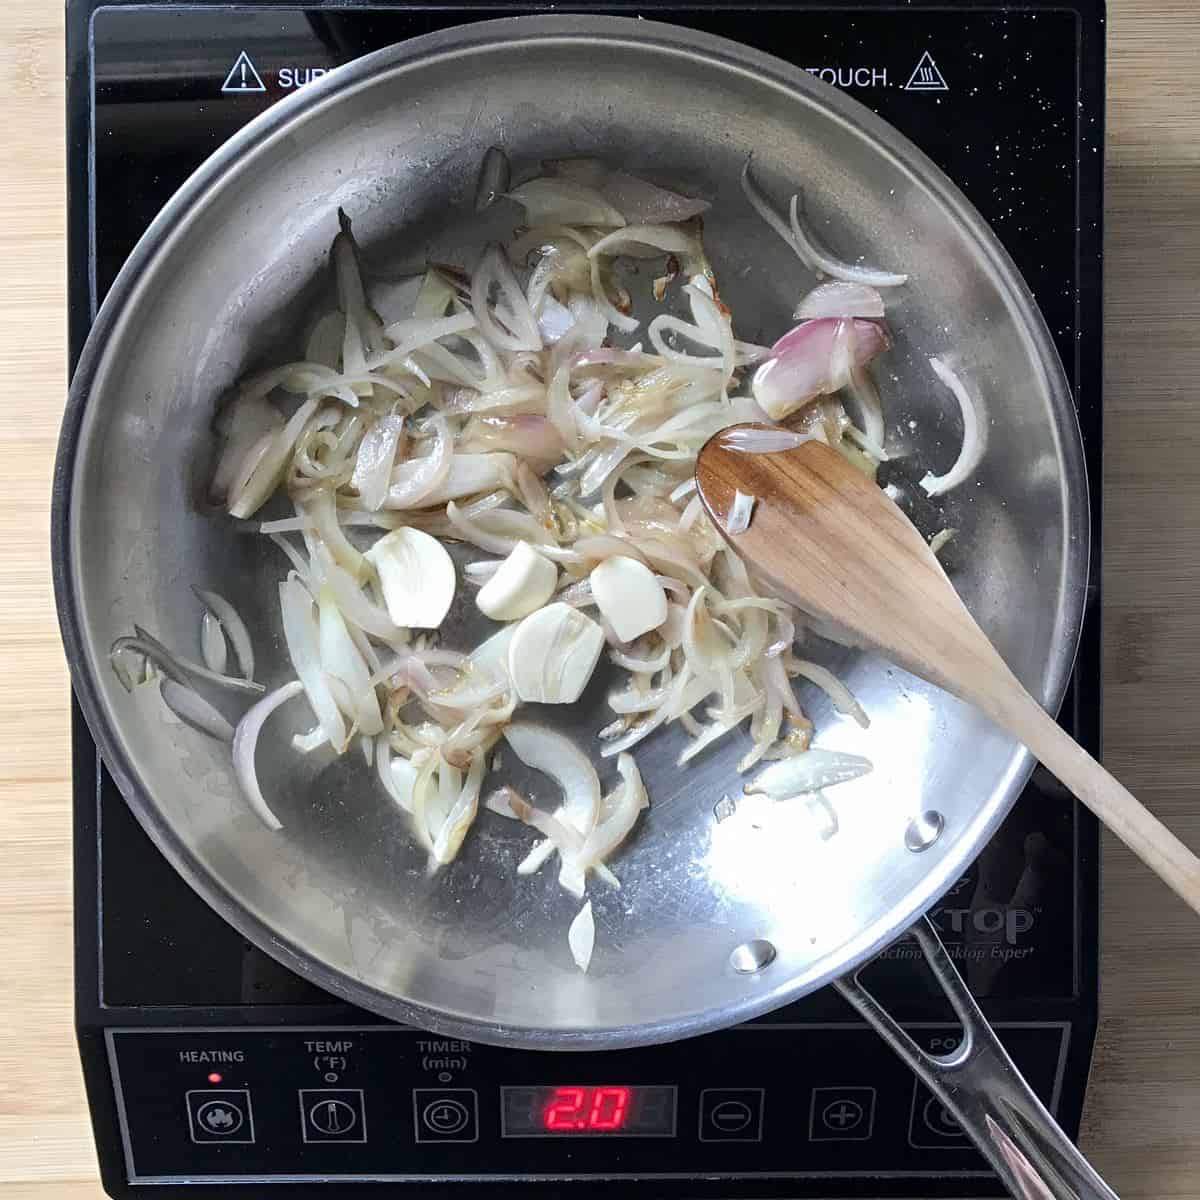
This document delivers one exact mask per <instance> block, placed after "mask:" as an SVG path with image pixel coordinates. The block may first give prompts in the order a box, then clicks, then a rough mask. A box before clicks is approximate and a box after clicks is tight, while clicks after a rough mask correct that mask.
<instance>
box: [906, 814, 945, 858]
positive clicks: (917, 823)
mask: <svg viewBox="0 0 1200 1200" xmlns="http://www.w3.org/2000/svg"><path fill="white" fill-rule="evenodd" d="M945 827H946V818H945V817H943V816H942V814H941V813H940V812H938V811H937V809H934V808H930V809H927V810H926V811H925V812H923V813H922V814H921V815H920V816H919V817H913V819H912V820H911V821H909V823H908V828H907V829H906V830H905V831H904V845H905V846H906V847H907V848H908V849H909V850H911V851H912V852H913V853H914V854H920V853H921V851H922V850H928V849H929V847H930V846H932V845H933V843H934V842H936V841H937V840H938V838H940V837H941V836H942V830H943V829H945Z"/></svg>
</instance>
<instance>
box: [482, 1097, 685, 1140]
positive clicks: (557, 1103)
mask: <svg viewBox="0 0 1200 1200" xmlns="http://www.w3.org/2000/svg"><path fill="white" fill-rule="evenodd" d="M500 1093H501V1133H502V1135H503V1136H504V1137H510V1138H529V1137H597V1136H599V1137H602V1136H604V1135H605V1134H608V1135H610V1136H612V1135H615V1136H617V1137H674V1135H675V1088H674V1087H671V1086H658V1085H645V1084H633V1085H631V1084H616V1083H599V1084H597V1083H588V1084H544V1085H535V1086H531V1087H505V1088H501V1089H500Z"/></svg>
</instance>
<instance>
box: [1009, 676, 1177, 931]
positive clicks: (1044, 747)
mask: <svg viewBox="0 0 1200 1200" xmlns="http://www.w3.org/2000/svg"><path fill="white" fill-rule="evenodd" d="M1012 683H1013V688H1014V691H1013V693H1012V695H1011V697H1008V696H1006V697H1005V702H1004V703H1003V705H1002V709H1001V711H996V712H993V713H992V714H991V715H992V716H993V718H994V719H995V720H996V721H997V722H998V723H999V724H1001V725H1003V726H1004V727H1005V728H1006V729H1007V730H1008V731H1009V732H1010V733H1012V734H1013V735H1015V736H1016V737H1018V738H1020V739H1021V741H1023V742H1024V743H1025V745H1026V746H1028V747H1029V749H1030V751H1031V752H1032V753H1033V755H1034V757H1035V758H1037V759H1038V760H1039V761H1040V762H1042V763H1043V764H1044V765H1045V766H1046V767H1048V768H1049V769H1050V770H1051V771H1052V772H1053V773H1054V774H1055V775H1057V776H1058V778H1059V779H1060V780H1062V782H1063V783H1064V784H1066V786H1067V787H1068V788H1070V789H1071V791H1072V792H1074V794H1075V795H1076V796H1077V797H1078V798H1079V799H1080V800H1081V801H1082V802H1083V803H1084V804H1086V805H1087V806H1088V808H1090V809H1091V810H1092V812H1094V813H1095V814H1096V816H1097V817H1099V818H1100V820H1101V821H1103V822H1104V824H1105V825H1107V826H1108V827H1109V829H1111V830H1112V831H1113V833H1115V834H1116V835H1117V837H1119V838H1120V839H1121V841H1123V842H1124V843H1125V845H1127V846H1128V847H1129V848H1130V850H1132V851H1133V852H1134V854H1136V855H1137V856H1138V857H1139V858H1140V859H1141V860H1142V862H1144V863H1145V864H1146V866H1148V867H1149V868H1150V869H1151V870H1152V871H1153V872H1154V873H1155V874H1156V875H1158V877H1159V878H1160V879H1162V880H1163V881H1164V882H1165V883H1166V884H1167V885H1168V886H1169V887H1171V888H1173V889H1174V891H1175V892H1176V894H1177V895H1178V896H1180V897H1181V898H1182V899H1183V900H1184V902H1185V903H1187V904H1188V905H1189V906H1190V907H1191V908H1192V910H1193V911H1194V912H1196V913H1198V914H1200V858H1197V857H1196V855H1195V854H1193V853H1192V852H1191V851H1190V850H1189V849H1188V848H1187V847H1186V846H1185V845H1184V844H1183V843H1182V842H1181V841H1180V840H1179V839H1178V838H1177V837H1176V836H1175V835H1174V834H1173V833H1172V832H1171V831H1170V830H1169V829H1168V828H1167V827H1166V826H1165V825H1164V824H1163V823H1162V822H1161V821H1160V820H1159V819H1158V818H1157V817H1156V816H1154V814H1153V813H1151V812H1150V810H1149V809H1147V808H1146V807H1145V806H1144V805H1142V804H1141V803H1140V802H1139V801H1138V800H1137V799H1136V798H1135V797H1134V795H1133V793H1132V792H1130V791H1129V790H1128V789H1127V788H1125V787H1123V786H1122V785H1121V784H1120V783H1118V782H1117V780H1115V779H1114V778H1113V777H1112V776H1111V775H1110V774H1109V773H1108V772H1107V771H1106V770H1105V769H1104V768H1103V767H1102V766H1101V765H1100V764H1099V763H1098V762H1097V761H1096V760H1095V759H1094V758H1093V757H1092V756H1091V755H1090V754H1089V753H1088V752H1087V751H1086V750H1084V748H1083V747H1082V746H1080V745H1079V744H1078V743H1077V742H1075V741H1074V740H1073V739H1072V738H1071V737H1070V736H1069V735H1068V734H1066V733H1064V732H1063V730H1062V729H1061V728H1060V727H1059V725H1058V723H1057V722H1056V721H1055V720H1054V718H1053V717H1051V716H1050V714H1049V713H1047V712H1046V710H1045V709H1043V708H1042V706H1041V705H1040V704H1038V702H1037V701H1036V700H1034V698H1033V697H1032V696H1030V695H1029V693H1028V692H1026V691H1025V689H1024V688H1023V687H1021V685H1020V684H1019V683H1017V681H1016V680H1015V679H1014V680H1013V681H1012Z"/></svg>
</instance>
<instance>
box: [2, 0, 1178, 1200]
mask: <svg viewBox="0 0 1200 1200" xmlns="http://www.w3.org/2000/svg"><path fill="white" fill-rule="evenodd" d="M62 8H63V3H62V0H5V2H4V3H3V4H0V130H2V131H3V132H2V133H0V379H3V381H4V390H5V394H6V398H5V408H4V417H5V420H4V424H3V425H2V426H0V464H2V469H3V480H4V482H3V486H2V487H0V612H3V619H2V621H0V655H2V657H0V730H2V731H3V733H2V734H0V929H2V930H3V931H4V932H3V937H4V939H5V942H4V951H5V954H4V970H3V971H2V972H0V1013H3V1016H4V1020H3V1022H2V1027H3V1028H4V1030H5V1036H4V1037H3V1038H0V1200H18V1197H21V1198H24V1197H28V1198H30V1200H84V1198H85V1197H86V1198H89V1200H90V1198H93V1197H99V1196H101V1195H102V1192H101V1189H100V1185H99V1182H98V1181H97V1178H96V1168H95V1157H94V1153H93V1150H92V1143H91V1131H90V1129H89V1126H88V1122H87V1116H86V1110H85V1105H84V1097H83V1088H82V1084H81V1082H80V1074H79V1065H78V1062H77V1060H76V1055H75V1045H74V1038H73V1033H72V1028H71V996H72V989H71V940H72V937H71V923H70V819H69V818H70V814H69V809H70V789H69V784H68V772H69V764H68V752H67V732H68V729H67V695H68V692H67V675H66V670H65V668H64V665H63V659H62V653H61V649H60V646H59V641H58V632H57V627H56V623H55V616H54V601H53V595H52V592H51V587H50V573H49V565H48V546H49V529H48V503H49V494H50V473H51V466H52V463H53V455H54V443H55V438H56V435H57V430H58V421H59V416H60V413H61V408H62V398H63V395H64V392H65V388H66V375H65V366H66V354H67V351H66V315H65V273H66V260H65V248H64V242H63V235H64V223H65V215H64V195H65V188H66V182H65V176H64V171H63V160H64V153H65V150H64V145H63V127H64V108H63V105H64V100H63V44H62ZM1109 54H1110V59H1109V86H1110V104H1109V143H1108V155H1109V159H1108V213H1107V222H1108V242H1107V252H1108V265H1107V279H1108V283H1107V297H1106V299H1107V306H1108V311H1107V319H1108V339H1107V340H1108V350H1107V356H1106V388H1107V411H1106V420H1107V422H1108V429H1107V440H1106V443H1105V445H1106V458H1107V465H1106V470H1105V479H1104V488H1105V505H1106V522H1107V526H1106V530H1105V546H1104V553H1105V580H1104V586H1105V623H1106V635H1105V672H1106V681H1107V682H1106V691H1105V707H1106V720H1105V731H1106V758H1107V761H1108V763H1109V765H1110V766H1111V767H1112V769H1113V770H1114V771H1115V772H1116V773H1117V774H1118V775H1119V776H1120V777H1121V778H1122V779H1124V780H1125V781H1126V782H1127V783H1128V784H1129V786H1130V787H1131V788H1132V789H1133V790H1134V791H1135V792H1136V793H1137V795H1138V796H1139V797H1141V798H1142V799H1143V800H1144V801H1145V802H1146V803H1147V804H1148V805H1149V806H1150V807H1151V808H1152V809H1153V810H1154V811H1156V812H1157V813H1158V814H1159V815H1160V816H1161V817H1162V818H1163V819H1164V820H1165V821H1166V822H1167V823H1168V824H1169V825H1170V826H1171V828H1173V829H1175V830H1177V831H1178V833H1179V834H1180V836H1181V837H1183V838H1184V839H1185V840H1187V841H1188V842H1189V844H1191V845H1192V846H1194V847H1195V846H1200V794H1198V791H1197V780H1200V713H1198V705H1197V692H1198V690H1200V689H1198V684H1197V680H1198V679H1200V468H1198V464H1197V458H1198V456H1200V383H1198V382H1197V381H1198V380H1200V334H1198V333H1197V328H1196V324H1195V321H1196V316H1195V307H1196V300H1195V295H1196V289H1197V284H1196V281H1197V279H1198V278H1200V91H1197V89H1196V88H1195V85H1194V81H1193V68H1194V64H1195V61H1196V59H1197V57H1198V56H1200V7H1198V6H1197V5H1196V3H1195V0H1111V3H1110V39H1109ZM1104 870H1105V891H1104V962H1103V978H1104V996H1103V1006H1104V1017H1103V1023H1102V1026H1101V1034H1100V1042H1099V1047H1098V1050H1097V1054H1096V1063H1095V1068H1094V1070H1093V1074H1092V1086H1091V1091H1090V1094H1089V1101H1088V1110H1087V1116H1086V1121H1085V1128H1084V1139H1083V1140H1084V1145H1085V1148H1086V1149H1087V1150H1088V1152H1089V1153H1090V1154H1091V1155H1092V1156H1093V1158H1094V1161H1095V1162H1096V1165H1097V1166H1098V1167H1099V1168H1100V1170H1101V1171H1102V1172H1103V1173H1104V1174H1105V1175H1106V1176H1107V1177H1108V1179H1109V1180H1110V1182H1111V1183H1112V1184H1113V1186H1114V1187H1115V1188H1116V1190H1117V1191H1118V1192H1119V1193H1120V1194H1121V1195H1122V1196H1123V1197H1125V1198H1126V1200H1131V1198H1136V1197H1145V1198H1146V1200H1150V1198H1152V1197H1153V1198H1156V1200H1159V1198H1162V1197H1167V1196H1169V1197H1172V1198H1173V1200H1200V1120H1198V1119H1197V1116H1196V1114H1197V1113H1198V1112H1200V995H1198V994H1197V985H1198V982H1200V922H1198V921H1197V920H1196V919H1195V918H1194V917H1192V916H1191V914H1189V913H1188V911H1187V910H1186V909H1185V908H1184V906H1183V905H1182V904H1181V903H1180V902H1179V901H1177V900H1175V899H1174V897H1172V896H1171V895H1170V894H1169V893H1168V891H1167V890H1166V888H1165V887H1164V886H1163V885H1162V884H1160V883H1159V882H1158V881H1157V880H1156V879H1154V878H1153V876H1151V875H1150V874H1149V872H1147V871H1146V870H1145V869H1144V868H1142V867H1141V866H1140V865H1139V864H1138V863H1137V862H1136V861H1135V860H1134V859H1133V858H1132V856H1131V855H1130V854H1129V853H1128V852H1127V851H1125V850H1123V849H1122V848H1121V847H1119V846H1117V845H1115V844H1114V843H1112V842H1111V840H1110V841H1109V842H1108V843H1106V847H1105V859H1104Z"/></svg>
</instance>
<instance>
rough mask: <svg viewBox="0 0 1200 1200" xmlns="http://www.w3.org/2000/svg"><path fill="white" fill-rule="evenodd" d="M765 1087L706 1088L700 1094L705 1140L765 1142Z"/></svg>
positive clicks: (701, 1126)
mask: <svg viewBox="0 0 1200 1200" xmlns="http://www.w3.org/2000/svg"><path fill="white" fill-rule="evenodd" d="M763 1096H764V1094H763V1089H762V1088H705V1089H704V1091H702V1092H701V1093H700V1140H701V1141H702V1142H761V1141H762V1122H763Z"/></svg>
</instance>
